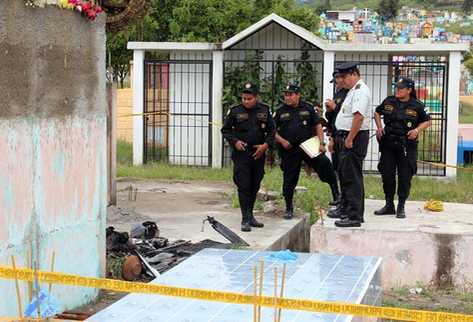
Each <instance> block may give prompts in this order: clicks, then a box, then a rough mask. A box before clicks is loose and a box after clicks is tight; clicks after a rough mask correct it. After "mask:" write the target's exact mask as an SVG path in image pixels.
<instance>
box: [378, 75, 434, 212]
mask: <svg viewBox="0 0 473 322" xmlns="http://www.w3.org/2000/svg"><path fill="white" fill-rule="evenodd" d="M414 85H415V84H414V82H413V81H412V80H411V79H408V78H401V79H400V80H399V81H398V82H397V84H396V94H395V96H389V97H387V98H386V99H385V100H384V101H383V102H382V103H381V105H379V106H378V107H377V108H376V112H375V114H374V116H375V121H376V126H377V131H376V136H377V138H378V141H379V150H380V152H381V158H380V161H379V164H378V170H379V171H380V172H381V176H382V178H383V189H384V195H385V199H386V205H385V206H384V207H383V208H381V209H379V210H377V211H375V214H376V215H394V214H396V217H397V218H405V217H406V214H405V210H404V205H405V203H406V200H407V198H408V197H409V191H410V188H411V179H412V176H413V175H414V174H415V173H416V171H417V138H418V136H419V133H420V132H422V131H423V130H425V129H426V128H428V127H429V126H430V116H429V114H427V113H426V111H425V106H424V104H423V103H422V102H421V101H419V100H418V99H417V97H416V92H415V86H414ZM381 118H383V120H384V127H383V124H382V123H381ZM396 170H397V175H398V189H397V194H398V197H399V202H398V205H397V209H395V208H394V194H395V191H396Z"/></svg>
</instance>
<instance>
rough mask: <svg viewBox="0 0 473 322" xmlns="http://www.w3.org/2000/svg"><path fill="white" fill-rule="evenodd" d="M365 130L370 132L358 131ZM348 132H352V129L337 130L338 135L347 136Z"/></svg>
mask: <svg viewBox="0 0 473 322" xmlns="http://www.w3.org/2000/svg"><path fill="white" fill-rule="evenodd" d="M364 132H368V130H360V131H358V133H364ZM348 134H350V131H347V130H337V132H336V136H347V135H348Z"/></svg>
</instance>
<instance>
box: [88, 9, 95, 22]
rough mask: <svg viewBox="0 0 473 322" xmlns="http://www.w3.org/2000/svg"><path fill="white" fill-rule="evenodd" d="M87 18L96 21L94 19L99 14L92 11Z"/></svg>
mask: <svg viewBox="0 0 473 322" xmlns="http://www.w3.org/2000/svg"><path fill="white" fill-rule="evenodd" d="M87 16H88V17H89V19H90V20H94V19H95V18H96V17H97V14H96V13H95V11H93V10H90V11H89V12H88V13H87Z"/></svg>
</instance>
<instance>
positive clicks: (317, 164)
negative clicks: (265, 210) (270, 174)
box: [280, 146, 337, 205]
mask: <svg viewBox="0 0 473 322" xmlns="http://www.w3.org/2000/svg"><path fill="white" fill-rule="evenodd" d="M280 157H281V170H282V171H283V178H284V182H283V188H282V193H283V196H284V198H285V199H286V202H287V203H290V205H292V199H293V197H294V189H295V188H296V186H297V182H298V181H299V174H300V172H301V165H302V161H304V162H305V163H306V164H307V165H309V166H310V167H311V168H312V169H314V171H315V172H317V175H318V176H319V178H320V180H321V181H322V182H326V183H329V184H334V183H336V182H337V178H336V176H335V171H334V168H333V165H332V162H330V159H329V158H328V157H327V156H326V155H325V154H321V155H318V156H317V157H315V158H313V159H311V158H310V157H309V156H308V155H307V154H306V153H305V152H304V151H303V150H302V149H301V148H300V147H298V146H297V147H293V148H291V149H289V150H282V149H281V150H280Z"/></svg>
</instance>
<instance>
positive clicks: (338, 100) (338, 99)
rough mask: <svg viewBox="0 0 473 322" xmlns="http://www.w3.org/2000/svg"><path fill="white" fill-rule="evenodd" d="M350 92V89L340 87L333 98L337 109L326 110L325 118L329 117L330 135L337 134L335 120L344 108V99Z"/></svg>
mask: <svg viewBox="0 0 473 322" xmlns="http://www.w3.org/2000/svg"><path fill="white" fill-rule="evenodd" d="M347 94H348V89H344V88H341V89H339V90H338V91H337V92H336V93H335V95H334V96H333V100H334V101H335V104H336V105H335V110H333V111H327V112H325V118H326V119H327V123H328V124H327V129H328V132H329V134H330V136H332V137H333V136H335V131H336V128H335V120H336V119H337V115H338V112H340V109H341V108H342V104H343V101H344V100H345V97H346V96H347Z"/></svg>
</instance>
